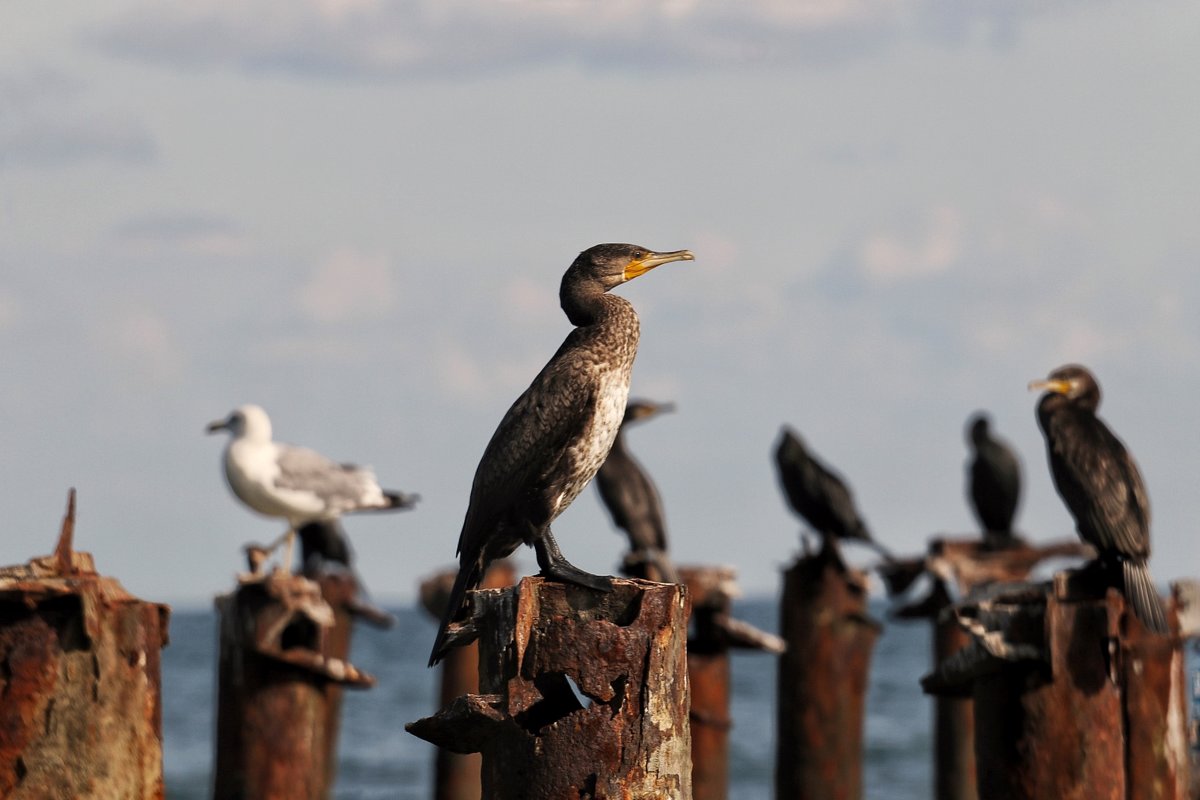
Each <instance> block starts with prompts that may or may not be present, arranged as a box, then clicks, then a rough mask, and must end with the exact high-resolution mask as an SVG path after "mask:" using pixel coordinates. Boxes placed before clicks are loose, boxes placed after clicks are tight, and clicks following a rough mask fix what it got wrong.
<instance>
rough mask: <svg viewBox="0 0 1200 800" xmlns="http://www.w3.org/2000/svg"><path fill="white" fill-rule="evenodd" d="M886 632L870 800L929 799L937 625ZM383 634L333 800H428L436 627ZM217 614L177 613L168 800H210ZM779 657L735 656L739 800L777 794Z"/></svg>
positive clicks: (165, 678)
mask: <svg viewBox="0 0 1200 800" xmlns="http://www.w3.org/2000/svg"><path fill="white" fill-rule="evenodd" d="M873 610H874V613H875V616H876V618H877V619H879V620H880V621H883V622H884V623H885V627H884V630H883V634H882V635H881V636H880V638H879V640H878V641H877V643H876V646H875V652H874V658H873V661H872V669H871V681H870V689H869V694H868V697H867V719H866V734H865V735H866V752H865V756H864V762H865V765H864V767H865V775H864V783H865V788H866V796H867V797H868V798H880V800H883V799H884V798H886V799H887V800H917V798H920V799H921V800H925V798H928V797H930V796H931V782H930V758H931V756H930V724H931V715H932V709H931V706H930V700H929V699H928V698H927V697H926V696H925V695H923V694H922V693H921V689H920V686H919V685H918V683H917V681H918V680H919V678H920V677H921V676H922V675H924V674H925V673H926V672H927V671H928V670H929V667H930V642H929V625H928V623H925V622H904V623H900V622H890V621H886V620H885V619H884V610H885V609H884V607H883V606H882V604H880V605H877V606H875V607H874V609H873ZM391 611H392V612H393V613H394V614H395V615H396V617H397V624H396V625H395V626H394V627H393V628H391V629H390V630H386V631H379V630H375V629H373V628H370V627H367V626H365V625H363V626H359V627H358V628H357V629H356V631H355V634H354V643H353V650H352V653H351V659H350V660H351V662H352V663H353V664H354V665H355V666H357V667H358V668H359V669H363V670H365V671H367V672H369V673H371V674H372V675H374V676H375V677H376V679H377V680H378V684H377V685H376V686H375V688H373V689H369V690H366V691H348V692H347V693H346V695H345V702H344V706H343V717H342V733H341V742H340V765H339V774H338V781H337V785H336V787H335V792H334V795H335V797H337V798H342V799H344V800H369V799H374V798H378V799H379V800H384V799H385V798H387V799H388V800H397V799H400V800H407V799H409V798H411V799H412V800H427V799H428V798H429V797H430V796H431V782H432V775H433V754H434V748H433V746H432V745H430V744H427V743H426V742H424V741H422V740H420V739H417V738H416V737H414V736H412V735H410V734H408V733H406V732H405V730H404V725H405V723H407V722H411V721H413V720H415V719H419V718H420V717H424V716H428V715H429V714H430V713H432V712H433V711H434V710H435V709H434V704H435V700H434V698H435V682H434V681H435V676H436V672H435V671H434V670H429V669H426V668H425V659H426V657H427V655H428V653H429V647H430V645H431V644H432V642H433V636H434V623H433V621H432V619H430V618H429V617H427V616H426V614H425V613H424V612H423V611H420V610H418V609H416V608H398V609H391ZM734 613H735V616H738V617H740V618H741V619H744V620H746V621H748V622H751V623H753V624H754V625H757V626H758V627H760V628H762V629H764V630H768V631H772V632H776V631H778V607H777V603H776V601H774V600H751V601H744V602H739V603H737V604H735V606H734ZM216 642H217V634H216V614H215V612H212V611H182V612H175V613H174V614H173V615H172V617H171V643H170V645H168V646H167V648H166V649H165V650H164V651H163V660H162V669H163V675H162V685H163V751H164V753H163V760H164V770H165V772H166V784H167V797H168V798H170V800H200V798H205V800H207V798H209V796H210V792H211V788H210V787H211V769H212V760H213V739H214V733H213V721H214V720H213V715H214V708H215V704H216V677H215V674H216ZM775 671H776V658H775V657H774V656H770V655H765V654H759V653H742V652H735V653H734V655H733V664H732V672H733V684H734V685H733V699H732V709H731V712H732V716H733V721H734V728H733V730H732V731H731V734H730V754H729V757H730V764H729V767H730V792H729V796H730V797H731V798H737V799H738V800H768V798H770V797H771V795H772V774H773V773H772V769H773V763H774V752H775V751H774V748H775V708H774V700H775V680H776V674H775Z"/></svg>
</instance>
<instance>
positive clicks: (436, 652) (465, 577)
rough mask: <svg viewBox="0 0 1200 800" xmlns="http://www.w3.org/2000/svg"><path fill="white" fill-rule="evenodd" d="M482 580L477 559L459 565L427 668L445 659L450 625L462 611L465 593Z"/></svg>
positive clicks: (481, 569) (481, 568) (480, 568)
mask: <svg viewBox="0 0 1200 800" xmlns="http://www.w3.org/2000/svg"><path fill="white" fill-rule="evenodd" d="M482 578H483V565H482V564H480V563H479V560H478V559H476V560H475V561H472V562H470V563H465V564H460V565H459V568H458V575H457V576H456V577H455V578H454V588H453V589H451V590H450V600H449V602H447V603H446V611H445V612H444V613H443V614H442V624H441V627H439V628H438V633H437V638H436V639H434V640H433V650H432V651H430V653H429V666H431V667H432V666H433V665H434V664H436V663H438V662H439V661H441V660H442V659H443V658H445V656H446V650H447V649H448V648H447V646H446V645H447V644H448V642H447V639H448V638H449V635H450V623H451V622H453V621H454V618H455V617H457V616H458V614H459V612H461V611H462V608H463V601H464V600H466V597H467V592H468V591H470V590H471V589H474V588H476V587H478V586H479V581H480V580H481V579H482Z"/></svg>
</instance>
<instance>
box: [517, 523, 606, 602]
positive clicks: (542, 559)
mask: <svg viewBox="0 0 1200 800" xmlns="http://www.w3.org/2000/svg"><path fill="white" fill-rule="evenodd" d="M533 550H534V552H535V553H537V562H538V566H539V567H541V568H542V573H541V574H542V577H544V578H550V579H551V580H556V581H562V582H563V583H574V584H576V585H577V586H584V587H587V588H588V589H595V590H596V591H598V592H611V591H612V579H611V578H608V577H603V576H600V575H593V574H592V573H590V572H584V571H583V570H581V569H580V568H579V567H577V566H575V565H574V564H572V563H571V562H570V561H567V559H566V558H565V557H564V556H563V554H562V551H561V550H559V549H558V542H556V541H554V535H553V534H552V533H550V529H549V528H547V529H546V530H545V531H544V532H543V533H542V535H541V536H539V537H538V538H537V539H536V540H535V541H534V543H533Z"/></svg>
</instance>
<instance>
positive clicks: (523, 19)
mask: <svg viewBox="0 0 1200 800" xmlns="http://www.w3.org/2000/svg"><path fill="white" fill-rule="evenodd" d="M1061 4H1063V3H1061V2H1060V3H1053V4H1050V5H1051V6H1057V5H1061ZM1067 4H1070V3H1069V0H1068V2H1067ZM952 5H955V10H954V11H953V12H952V13H949V12H947V4H945V3H942V2H936V0H808V1H807V2H802V3H797V2H789V1H788V0H752V1H743V0H710V1H709V2H704V3H701V2H696V0H657V1H656V2H644V1H643V0H610V1H609V2H604V3H594V2H585V1H584V0H507V2H495V1H494V0H415V1H414V2H404V3H386V2H382V0H248V1H247V2H241V1H239V0H219V1H218V2H210V3H189V2H182V0H177V1H176V2H169V3H155V4H149V5H146V6H144V7H141V8H137V9H134V10H133V11H132V12H130V13H129V14H128V15H127V16H125V17H123V18H121V19H119V20H117V21H116V22H114V23H111V24H109V25H108V26H107V27H105V28H103V29H101V30H98V31H96V32H94V34H93V38H94V40H95V41H96V42H97V43H98V44H99V46H100V47H102V48H103V49H104V50H106V51H107V52H109V53H111V54H115V55H119V56H123V57H128V58H135V59H140V60H146V61H151V62H156V63H161V64H166V65H170V66H173V67H176V68H192V67H199V66H204V67H212V66H224V67H233V68H236V69H242V70H247V71H263V70H266V71H274V72H285V73H296V74H320V75H326V76H332V77H348V78H370V79H394V78H401V77H414V76H430V75H433V76H441V75H448V74H463V73H467V74H488V75H492V74H495V73H496V72H497V71H507V70H512V69H519V68H522V67H530V66H538V67H543V66H545V65H547V64H574V65H577V66H581V67H583V68H588V69H592V68H600V69H614V68H615V69H625V68H637V69H647V68H651V69H654V68H674V69H680V68H693V67H697V66H703V65H710V64H723V65H729V64H754V63H761V62H765V61H770V62H783V63H828V62H830V61H837V60H844V59H846V58H850V57H854V56H855V55H858V54H860V53H863V52H874V51H877V50H878V49H880V48H881V47H884V46H886V45H888V44H889V43H891V42H894V41H896V40H897V39H900V38H902V37H907V36H911V35H914V34H915V35H923V36H926V37H927V38H932V39H934V40H935V41H945V42H958V41H961V40H962V39H964V38H965V37H966V36H968V35H969V33H970V32H971V31H972V30H974V29H975V28H976V27H979V26H981V25H982V26H984V27H985V28H987V29H996V30H1002V31H1003V35H995V34H993V35H992V37H991V38H992V39H993V40H996V41H1000V40H1003V41H1008V40H1010V39H1011V38H1012V36H1013V33H1012V29H1013V27H1014V25H1015V22H1014V19H1015V18H1018V17H1021V16H1025V15H1028V14H1031V13H1035V11H1034V9H1037V10H1038V11H1039V12H1040V11H1041V10H1042V9H1043V8H1044V7H1045V4H1042V5H1041V6H1038V5H1036V4H1033V3H1026V4H1018V5H1019V8H1017V9H1012V8H1006V10H1004V11H1003V13H1001V12H998V11H997V10H995V9H993V8H992V4H987V3H970V2H968V3H964V4H961V5H962V7H961V8H959V7H958V4H952ZM1004 5H1007V4H1004ZM467 43H469V46H468V45H467Z"/></svg>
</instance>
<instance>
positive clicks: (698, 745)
mask: <svg viewBox="0 0 1200 800" xmlns="http://www.w3.org/2000/svg"><path fill="white" fill-rule="evenodd" d="M678 571H679V577H680V579H681V580H682V581H683V583H684V584H685V585H686V586H687V587H688V597H689V598H690V599H691V605H692V622H691V635H690V636H689V637H688V654H687V665H688V684H689V689H690V691H691V697H692V705H691V710H690V711H689V714H688V716H689V719H690V722H691V729H692V730H691V733H692V798H693V800H725V798H726V797H728V796H729V731H730V730H731V729H732V728H733V720H732V719H731V718H730V716H729V696H730V686H729V682H730V663H729V651H730V650H731V649H733V648H738V649H746V650H761V651H766V652H769V653H782V652H783V651H784V649H785V647H784V644H783V640H782V639H780V638H779V637H778V636H775V635H773V634H770V633H767V632H765V631H761V630H759V629H758V628H756V627H754V626H753V625H750V624H749V623H747V622H742V621H741V620H738V619H734V618H733V617H732V616H731V615H730V607H731V605H732V600H733V598H734V597H736V596H737V595H738V589H737V584H736V583H735V580H734V578H735V575H736V573H735V572H734V569H733V568H732V567H679V570H678Z"/></svg>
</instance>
